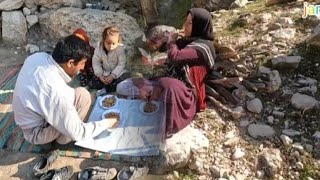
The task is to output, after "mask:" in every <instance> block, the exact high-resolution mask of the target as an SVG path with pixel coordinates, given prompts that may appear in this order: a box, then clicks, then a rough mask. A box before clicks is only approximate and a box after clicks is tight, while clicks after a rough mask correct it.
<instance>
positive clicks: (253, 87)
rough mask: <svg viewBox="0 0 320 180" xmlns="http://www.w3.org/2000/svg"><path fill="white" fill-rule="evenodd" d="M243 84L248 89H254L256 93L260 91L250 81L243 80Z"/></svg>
mask: <svg viewBox="0 0 320 180" xmlns="http://www.w3.org/2000/svg"><path fill="white" fill-rule="evenodd" d="M241 84H242V85H243V86H244V87H245V88H246V89H252V90H254V91H258V88H257V87H256V86H255V85H254V84H253V83H251V82H250V81H248V80H243V81H242V82H241Z"/></svg>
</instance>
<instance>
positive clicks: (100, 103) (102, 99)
mask: <svg viewBox="0 0 320 180" xmlns="http://www.w3.org/2000/svg"><path fill="white" fill-rule="evenodd" d="M110 97H115V98H116V102H115V103H114V105H113V106H110V107H106V106H104V105H103V101H104V100H105V99H106V98H110ZM117 104H118V98H117V96H115V95H105V96H103V97H102V98H101V99H100V101H99V105H100V106H101V107H102V108H103V109H110V108H112V107H114V106H116V105H117Z"/></svg>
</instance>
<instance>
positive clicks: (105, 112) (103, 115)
mask: <svg viewBox="0 0 320 180" xmlns="http://www.w3.org/2000/svg"><path fill="white" fill-rule="evenodd" d="M108 113H117V114H119V120H118V126H119V122H120V120H121V112H120V110H119V109H108V110H106V111H104V112H103V113H102V115H101V119H106V117H105V115H106V114H108ZM114 129H116V127H115V128H109V129H108V130H109V131H112V130H114Z"/></svg>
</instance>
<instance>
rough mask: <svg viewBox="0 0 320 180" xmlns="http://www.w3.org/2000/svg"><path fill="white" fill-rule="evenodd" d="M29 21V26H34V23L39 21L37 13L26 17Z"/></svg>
mask: <svg viewBox="0 0 320 180" xmlns="http://www.w3.org/2000/svg"><path fill="white" fill-rule="evenodd" d="M26 19H27V22H28V28H30V27H32V26H33V25H35V24H37V23H38V16H37V15H30V16H27V17H26Z"/></svg>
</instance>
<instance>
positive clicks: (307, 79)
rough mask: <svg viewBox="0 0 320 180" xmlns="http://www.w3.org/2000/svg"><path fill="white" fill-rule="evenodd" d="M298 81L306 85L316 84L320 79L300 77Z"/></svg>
mask: <svg viewBox="0 0 320 180" xmlns="http://www.w3.org/2000/svg"><path fill="white" fill-rule="evenodd" d="M298 83H299V84H301V85H305V86H316V85H317V83H318V81H317V80H315V79H313V78H309V77H308V78H306V79H299V80H298Z"/></svg>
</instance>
